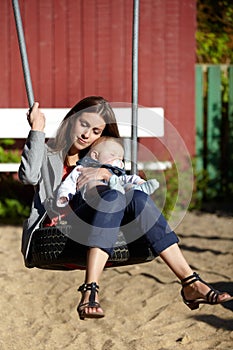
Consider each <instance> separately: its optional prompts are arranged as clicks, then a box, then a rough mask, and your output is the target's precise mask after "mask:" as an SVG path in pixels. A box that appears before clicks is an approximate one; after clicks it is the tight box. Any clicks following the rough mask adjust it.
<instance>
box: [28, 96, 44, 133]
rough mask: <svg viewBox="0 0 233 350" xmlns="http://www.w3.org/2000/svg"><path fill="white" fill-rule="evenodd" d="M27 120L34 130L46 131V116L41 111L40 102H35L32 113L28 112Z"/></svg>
mask: <svg viewBox="0 0 233 350" xmlns="http://www.w3.org/2000/svg"><path fill="white" fill-rule="evenodd" d="M27 119H28V123H29V125H30V127H31V129H32V130H37V131H44V128H45V116H44V114H43V113H42V112H41V111H40V109H39V103H38V102H35V103H34V105H33V106H32V109H31V111H29V112H28V114H27Z"/></svg>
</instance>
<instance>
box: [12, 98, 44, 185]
mask: <svg viewBox="0 0 233 350" xmlns="http://www.w3.org/2000/svg"><path fill="white" fill-rule="evenodd" d="M38 107H39V103H37V102H35V103H34V105H33V108H32V111H31V112H30V113H28V116H27V119H28V122H29V125H30V126H31V130H30V132H29V135H28V138H27V140H26V143H25V145H24V149H23V153H22V157H21V164H20V167H19V172H18V175H19V179H20V181H22V182H23V183H24V184H31V185H36V184H37V183H38V181H39V178H40V172H41V166H42V162H43V158H44V150H45V133H44V127H45V117H44V114H43V113H41V111H40V110H39V108H38Z"/></svg>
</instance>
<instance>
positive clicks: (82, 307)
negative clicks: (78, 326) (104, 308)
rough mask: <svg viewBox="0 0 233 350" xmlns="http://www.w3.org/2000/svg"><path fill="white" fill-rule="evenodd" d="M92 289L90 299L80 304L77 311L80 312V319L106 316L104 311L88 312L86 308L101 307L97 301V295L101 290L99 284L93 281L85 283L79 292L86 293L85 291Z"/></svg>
mask: <svg viewBox="0 0 233 350" xmlns="http://www.w3.org/2000/svg"><path fill="white" fill-rule="evenodd" d="M87 291H90V292H91V293H90V296H89V301H88V302H87V303H82V302H80V304H79V305H78V308H77V312H78V314H79V318H80V320H84V319H85V318H101V317H104V313H103V312H94V313H86V312H85V308H87V307H90V308H99V307H101V306H100V304H99V303H97V302H96V301H95V295H96V293H98V292H99V286H98V285H97V284H96V282H92V283H84V284H82V285H81V286H80V287H79V288H78V292H81V293H82V294H84V293H85V292H87Z"/></svg>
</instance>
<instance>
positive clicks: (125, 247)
mask: <svg viewBox="0 0 233 350" xmlns="http://www.w3.org/2000/svg"><path fill="white" fill-rule="evenodd" d="M12 4H13V10H14V16H15V23H16V29H17V35H18V42H19V49H20V54H21V60H22V67H23V73H24V80H25V86H26V92H27V98H28V103H29V108H31V107H32V105H33V103H34V95H33V89H32V83H31V77H30V69H29V64H28V59H27V51H26V45H25V39H24V32H23V26H22V20H21V15H20V8H19V4H18V0H12ZM138 18H139V0H134V15H133V21H134V25H133V103H132V105H133V106H134V107H133V110H132V112H133V113H132V115H133V116H132V119H133V118H134V120H137V119H136V118H137V108H135V106H137V90H138V87H137V64H138V63H137V56H138ZM134 120H132V124H133V125H136V123H135V122H134ZM135 129H136V128H134V129H133V128H132V141H133V148H135V149H134V150H133V152H132V158H133V162H132V167H131V168H132V170H134V172H136V171H135V170H136V169H135V168H134V169H133V167H135V164H136V160H137V154H136V140H137V130H135ZM42 170H43V169H42ZM44 171H46V169H44ZM47 187H49V184H47ZM47 190H48V191H47V192H50V189H49V188H48V189H47ZM71 232H72V227H71V226H70V225H68V224H67V223H62V222H61V223H60V224H58V225H57V226H52V227H45V228H39V229H37V230H35V231H34V232H33V233H32V236H31V239H30V249H29V254H28V256H29V263H28V264H27V265H26V266H27V267H28V268H32V267H37V268H40V269H50V270H74V269H85V266H86V248H85V246H84V245H82V244H80V243H78V242H76V241H74V240H72V239H71V238H69V236H70V234H71ZM154 258H155V256H154V254H153V253H152V251H151V249H150V247H149V246H148V244H147V242H146V240H145V238H144V237H143V236H142V237H140V238H138V239H136V240H135V241H133V242H131V243H127V242H126V239H125V237H124V234H123V233H122V232H121V231H120V232H119V234H118V240H117V242H116V244H115V248H114V251H113V255H112V257H111V258H109V259H108V261H107V263H106V266H105V267H116V266H126V265H132V264H139V263H144V262H149V261H151V260H153V259H154Z"/></svg>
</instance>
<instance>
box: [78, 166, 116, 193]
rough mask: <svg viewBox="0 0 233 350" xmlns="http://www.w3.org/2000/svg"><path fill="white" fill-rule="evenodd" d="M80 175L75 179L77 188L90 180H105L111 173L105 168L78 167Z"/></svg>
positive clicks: (107, 179)
mask: <svg viewBox="0 0 233 350" xmlns="http://www.w3.org/2000/svg"><path fill="white" fill-rule="evenodd" d="M79 171H80V173H81V174H80V176H79V177H78V180H77V190H79V189H80V188H81V187H83V186H84V185H86V184H87V183H88V182H90V181H98V180H106V181H107V182H108V181H109V179H110V177H111V176H112V173H111V172H110V171H108V169H105V168H80V169H79Z"/></svg>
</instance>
